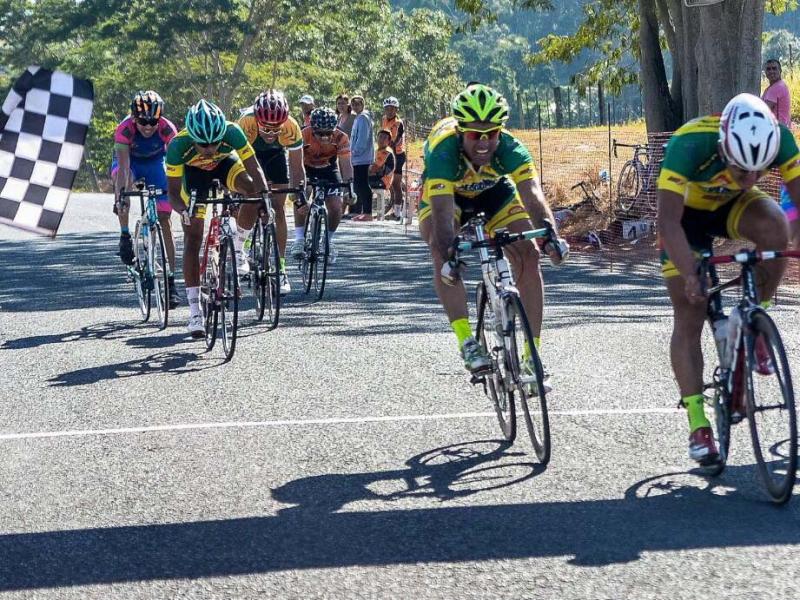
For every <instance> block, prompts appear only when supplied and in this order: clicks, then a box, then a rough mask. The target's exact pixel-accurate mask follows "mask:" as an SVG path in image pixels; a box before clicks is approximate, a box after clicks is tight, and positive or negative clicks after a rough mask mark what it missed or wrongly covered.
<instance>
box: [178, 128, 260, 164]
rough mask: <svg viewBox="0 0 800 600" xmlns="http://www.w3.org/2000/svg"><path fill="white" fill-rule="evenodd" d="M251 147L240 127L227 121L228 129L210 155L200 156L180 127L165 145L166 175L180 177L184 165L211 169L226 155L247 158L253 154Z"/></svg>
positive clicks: (186, 132) (184, 130) (192, 141)
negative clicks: (166, 145) (167, 144)
mask: <svg viewBox="0 0 800 600" xmlns="http://www.w3.org/2000/svg"><path fill="white" fill-rule="evenodd" d="M253 154H254V151H253V147H252V146H251V145H250V142H248V141H247V138H246V137H245V135H244V132H243V131H242V129H241V127H239V126H238V125H237V124H236V123H231V122H230V121H228V129H227V130H226V131H225V135H224V136H223V138H222V142H221V143H220V145H219V146H218V147H217V151H216V152H215V153H214V154H213V155H212V156H202V155H201V154H200V153H198V152H197V148H196V147H195V145H194V140H192V138H191V137H189V132H188V131H187V130H186V129H182V130H181V131H179V132H178V135H176V136H175V137H174V138H172V141H171V142H170V143H169V146H168V147H167V177H181V176H182V175H183V170H184V167H187V166H189V167H195V168H197V169H202V170H204V171H213V170H214V169H215V168H216V167H217V165H219V163H220V162H222V161H223V160H225V159H226V158H227V157H228V156H236V157H237V158H238V159H239V160H242V161H244V160H247V159H248V158H250V157H251V156H253Z"/></svg>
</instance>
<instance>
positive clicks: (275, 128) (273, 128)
mask: <svg viewBox="0 0 800 600" xmlns="http://www.w3.org/2000/svg"><path fill="white" fill-rule="evenodd" d="M258 130H259V131H260V132H261V133H266V134H269V135H275V134H278V133H280V132H281V126H280V125H259V126H258Z"/></svg>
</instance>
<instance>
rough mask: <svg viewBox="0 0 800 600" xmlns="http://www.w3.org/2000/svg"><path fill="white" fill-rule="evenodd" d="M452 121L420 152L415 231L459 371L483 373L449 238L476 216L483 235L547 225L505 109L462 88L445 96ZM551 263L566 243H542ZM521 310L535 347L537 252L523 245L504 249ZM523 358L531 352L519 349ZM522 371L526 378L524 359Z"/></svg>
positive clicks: (481, 89)
mask: <svg viewBox="0 0 800 600" xmlns="http://www.w3.org/2000/svg"><path fill="white" fill-rule="evenodd" d="M451 107H452V117H448V118H446V119H443V120H442V121H439V122H438V123H437V124H436V125H435V126H434V128H433V131H431V134H430V136H429V137H428V139H427V141H426V142H425V145H424V148H423V154H424V163H425V171H424V175H423V181H424V183H423V186H424V187H423V195H422V201H421V202H420V206H419V229H420V234H421V235H422V238H423V239H424V240H425V242H426V243H427V244H428V246H429V247H430V251H431V258H432V261H433V271H434V273H433V283H434V287H435V288H436V293H437V294H438V296H439V300H440V301H441V303H442V305H443V307H444V310H445V312H446V313H447V317H448V319H449V320H450V325H451V326H452V328H453V331H454V332H455V334H456V338H457V340H458V346H459V350H460V351H461V356H462V358H463V359H464V366H465V367H466V368H467V369H468V370H469V371H470V372H472V373H479V372H481V371H484V370H486V369H487V368H488V367H489V365H490V360H489V357H488V356H487V355H486V353H485V352H484V350H483V348H481V346H480V344H478V342H477V341H476V340H475V338H474V337H473V336H472V332H471V331H470V325H469V321H468V320H467V314H468V313H467V294H466V290H465V289H464V284H463V282H462V281H461V278H460V273H459V265H457V264H453V260H452V258H453V253H452V246H453V240H454V238H455V236H456V232H457V231H458V227H459V226H460V225H463V224H465V223H466V222H467V221H468V220H469V219H470V217H472V216H474V214H475V213H477V212H484V213H485V214H486V216H487V218H488V219H489V222H488V224H487V231H488V232H489V234H490V235H492V234H493V233H494V231H495V230H497V229H498V228H501V227H504V228H507V229H508V230H509V231H510V232H512V233H519V232H522V231H527V230H530V229H533V227H534V225H533V223H532V222H531V221H533V222H535V223H536V224H537V225H541V224H542V223H543V220H544V219H549V220H550V222H551V223H553V222H554V221H553V215H552V213H551V211H550V208H549V207H548V205H547V203H546V202H545V198H544V194H543V193H542V188H541V186H540V184H539V179H538V174H537V172H536V167H535V166H534V164H533V159H532V158H531V155H530V154H529V153H528V150H527V149H526V148H525V146H523V145H522V143H520V141H519V140H518V139H517V138H515V137H514V136H513V135H511V134H510V133H509V132H508V131H506V130H505V129H503V125H504V123H505V122H506V120H507V119H508V104H507V102H506V100H505V98H504V97H503V96H502V95H500V94H499V93H498V92H497V91H496V90H494V89H492V88H491V87H489V86H486V85H481V84H472V85H469V86H467V88H466V89H464V90H463V91H462V92H460V93H459V94H458V95H456V96H455V98H453V101H452V104H451ZM545 249H546V252H547V254H548V255H549V257H550V261H551V262H552V263H553V264H559V263H561V262H562V261H563V260H564V259H566V257H567V255H568V252H569V246H568V245H567V243H566V242H565V241H564V240H561V239H559V238H556V239H555V240H552V241H549V242H548V243H547V244H546V246H545ZM508 257H509V260H510V261H511V265H512V268H513V269H514V276H515V278H516V282H517V287H518V288H519V291H520V295H521V297H522V302H523V305H524V307H525V312H526V313H527V315H528V319H529V320H530V325H531V330H532V332H533V335H534V338H535V344H536V345H537V347H538V346H539V345H540V342H539V339H540V335H541V328H542V308H543V304H544V290H543V282H542V275H541V271H540V268H539V251H538V249H537V246H536V244H534V243H533V242H531V241H519V242H516V243H514V244H511V245H510V246H508ZM525 352H526V353H527V354H528V355H530V353H531V352H532V349H530V348H526V349H525ZM523 367H524V368H525V369H526V371H527V373H528V374H532V373H533V370H532V369H533V363H532V361H531V360H528V359H527V358H526V360H525V363H524V365H523Z"/></svg>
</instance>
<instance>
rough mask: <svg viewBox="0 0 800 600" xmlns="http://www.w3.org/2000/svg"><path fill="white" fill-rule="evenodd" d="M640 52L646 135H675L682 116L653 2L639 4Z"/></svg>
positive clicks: (641, 0) (651, 0) (640, 76)
mask: <svg viewBox="0 0 800 600" xmlns="http://www.w3.org/2000/svg"><path fill="white" fill-rule="evenodd" d="M639 52H640V58H639V61H640V66H641V69H640V71H639V78H640V82H641V85H642V93H643V95H644V109H645V123H646V124H647V131H672V130H673V129H675V128H676V127H677V126H678V125H679V124H680V120H681V115H680V114H679V113H678V112H677V111H676V107H675V104H674V101H673V99H672V95H671V93H670V89H669V84H668V83H667V71H666V69H665V68H664V56H663V54H662V53H661V45H660V42H659V35H658V16H657V14H656V6H655V3H654V0H639Z"/></svg>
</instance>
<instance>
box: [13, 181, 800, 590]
mask: <svg viewBox="0 0 800 600" xmlns="http://www.w3.org/2000/svg"><path fill="white" fill-rule="evenodd" d="M109 203H110V200H109V199H108V198H107V197H103V196H90V195H77V196H75V197H73V199H72V201H71V203H70V206H69V211H68V213H67V215H66V217H65V221H64V223H63V225H62V229H61V232H60V234H59V236H58V237H57V238H56V239H55V240H49V239H42V238H39V237H36V236H33V235H29V234H26V233H22V232H16V231H13V230H10V229H8V228H5V227H2V228H0V266H2V268H0V380H1V381H2V386H0V390H1V391H0V414H2V421H0V423H1V425H0V457H2V458H0V593H7V594H8V595H9V596H10V597H20V598H23V597H24V598H74V597H81V598H103V599H106V598H154V597H164V598H233V597H235V598H254V597H270V598H276V597H287V598H310V597H328V598H362V597H372V598H409V597H421V598H456V597H458V598H500V597H507V598H521V597H526V598H628V597H635V598H697V597H716V596H720V595H724V596H725V597H726V598H797V597H800V589H799V588H800V583H798V581H800V578H799V577H798V576H799V575H800V559H798V557H797V554H796V552H797V549H798V544H800V513H799V512H798V511H800V501H798V500H797V499H796V500H795V501H793V502H792V503H790V504H789V505H788V506H786V507H782V508H776V507H773V506H772V505H770V504H769V503H768V502H766V501H765V499H764V495H763V493H762V491H761V486H760V484H759V482H758V480H757V479H756V472H755V467H754V465H753V458H752V452H751V450H750V443H749V434H748V431H747V429H746V425H741V426H739V427H738V428H736V430H735V435H734V440H733V458H732V464H731V465H730V467H729V468H728V470H726V472H725V473H724V475H723V476H721V477H720V478H718V479H709V478H706V477H704V476H703V475H702V474H701V473H698V472H696V471H695V470H693V465H692V463H691V462H690V461H689V460H688V458H687V457H686V425H685V419H686V417H685V415H684V414H683V413H682V412H679V411H677V410H675V409H674V407H675V404H676V402H677V391H676V387H675V385H674V383H673V380H672V376H671V373H670V370H669V367H668V355H667V343H668V340H669V336H670V311H669V308H668V305H667V303H666V299H665V295H664V291H663V288H662V286H661V283H660V279H659V278H658V277H657V276H656V273H655V267H654V265H652V264H649V263H648V264H640V265H637V266H636V267H635V268H633V267H630V266H628V267H625V268H624V269H620V268H619V265H618V266H617V268H616V269H615V271H614V272H609V270H608V265H607V264H606V263H601V262H598V261H597V260H596V259H594V258H591V257H590V258H586V257H575V258H574V260H572V261H571V263H570V264H569V265H567V266H564V267H562V268H560V269H551V268H550V267H546V268H545V278H546V281H547V307H546V323H545V332H544V336H543V341H544V359H545V361H546V364H547V365H548V367H549V369H550V370H551V371H552V372H553V382H554V385H555V390H554V391H553V392H552V394H550V395H549V400H550V407H551V415H552V416H551V418H552V435H553V457H552V461H551V463H550V464H549V466H548V467H547V468H546V469H542V468H541V467H540V466H538V465H537V464H536V461H535V456H534V454H533V452H532V449H531V448H530V444H529V442H528V441H527V439H526V438H525V437H519V438H518V440H517V442H516V443H515V444H513V445H507V444H504V443H501V442H500V441H499V437H500V435H499V429H498V427H497V424H496V421H495V419H494V417H493V415H492V412H491V406H490V404H489V403H488V401H487V400H486V398H485V397H484V396H483V393H482V391H481V390H480V389H477V388H473V387H472V386H470V385H469V383H468V378H467V376H466V374H465V373H464V372H463V369H462V367H461V364H460V360H459V358H458V356H457V354H456V352H455V344H454V338H453V335H452V333H451V331H450V330H449V327H448V325H447V324H446V321H445V318H444V315H443V313H442V311H441V309H440V308H439V306H438V303H437V301H436V299H435V296H434V294H433V291H432V286H431V282H430V279H429V267H428V263H427V259H426V253H425V248H424V246H423V245H422V244H421V242H420V241H419V240H418V239H417V238H416V237H415V235H413V234H412V235H408V236H406V235H403V233H402V231H401V230H400V228H399V227H398V226H397V225H393V224H362V225H356V224H347V225H343V227H342V229H341V230H340V233H339V238H338V239H339V243H340V262H339V263H338V264H337V265H335V266H334V267H333V269H332V272H331V279H330V283H329V287H328V289H327V291H326V297H325V299H324V301H322V302H318V303H313V304H312V303H308V302H307V301H305V300H304V298H303V297H302V295H301V294H299V293H298V292H297V291H294V292H293V293H292V294H291V296H290V297H289V298H288V299H287V302H286V305H285V310H284V312H283V313H282V318H281V324H280V326H279V328H278V329H277V330H275V331H272V332H269V331H266V329H265V328H264V327H263V326H260V325H257V324H253V323H252V320H253V318H252V310H249V311H247V312H245V313H244V315H243V317H242V320H243V322H244V324H245V326H244V327H243V329H242V331H241V338H240V340H239V345H238V347H237V353H236V356H235V357H234V359H233V361H232V362H231V363H228V364H223V362H222V360H221V353H220V350H219V349H215V350H214V351H212V352H210V353H206V352H205V349H204V347H203V345H202V342H200V343H198V342H197V341H193V340H190V339H189V338H187V337H186V336H185V335H184V325H185V320H186V318H187V316H188V311H187V309H186V308H185V307H182V308H181V309H180V310H178V311H177V313H176V314H175V320H174V321H173V323H174V325H171V326H170V327H169V328H168V329H167V330H166V331H164V332H160V331H158V330H157V328H156V327H155V326H153V325H150V324H142V323H140V322H139V321H138V310H137V308H136V306H135V299H134V295H133V291H132V287H131V285H130V284H129V283H127V282H126V281H125V277H124V273H123V270H122V268H121V265H120V264H119V262H118V258H117V257H116V256H115V255H114V249H115V246H116V239H117V233H116V231H115V222H114V217H113V215H111V213H110V209H109ZM291 274H292V276H293V283H294V284H295V287H296V288H297V287H298V283H299V281H298V279H299V278H298V276H297V272H296V269H294V267H293V266H292V270H291ZM473 275H474V272H473ZM247 306H248V307H249V306H251V304H249V303H248V304H247ZM772 313H773V315H774V316H775V318H776V320H777V321H778V323H779V325H780V326H781V327H782V329H783V333H784V338H785V342H786V345H787V347H788V348H789V352H790V356H791V359H792V364H793V366H794V370H795V372H796V373H800V361H798V360H797V357H798V356H799V353H798V350H800V327H798V323H797V305H795V304H792V303H791V302H784V303H782V304H781V305H779V306H778V307H776V308H775V309H774V310H773V311H772ZM798 377H800V375H799V376H798ZM523 433H524V432H523Z"/></svg>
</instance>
